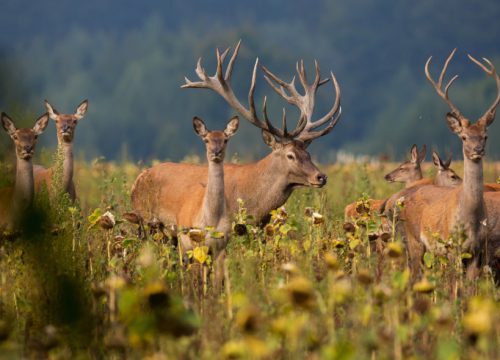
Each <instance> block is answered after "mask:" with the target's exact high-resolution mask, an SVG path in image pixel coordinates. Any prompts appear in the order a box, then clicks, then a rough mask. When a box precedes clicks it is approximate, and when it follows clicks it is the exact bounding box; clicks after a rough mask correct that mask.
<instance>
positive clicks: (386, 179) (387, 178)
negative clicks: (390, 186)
mask: <svg viewBox="0 0 500 360" xmlns="http://www.w3.org/2000/svg"><path fill="white" fill-rule="evenodd" d="M384 179H385V181H391V180H392V179H391V175H390V174H387V175H386V176H384Z"/></svg>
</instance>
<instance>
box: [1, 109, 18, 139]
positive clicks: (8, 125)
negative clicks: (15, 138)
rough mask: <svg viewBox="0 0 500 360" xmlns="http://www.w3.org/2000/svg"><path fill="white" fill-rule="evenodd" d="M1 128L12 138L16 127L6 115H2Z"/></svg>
mask: <svg viewBox="0 0 500 360" xmlns="http://www.w3.org/2000/svg"><path fill="white" fill-rule="evenodd" d="M2 126H3V128H4V129H5V131H7V133H8V134H9V135H10V136H12V135H14V133H15V132H16V130H17V129H16V126H15V125H14V123H13V122H12V120H11V119H10V117H9V116H8V115H7V114H6V113H4V112H3V113H2Z"/></svg>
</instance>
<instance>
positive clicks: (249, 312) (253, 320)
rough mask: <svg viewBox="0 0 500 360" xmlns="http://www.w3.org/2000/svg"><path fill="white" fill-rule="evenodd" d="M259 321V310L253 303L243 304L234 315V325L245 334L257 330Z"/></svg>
mask: <svg viewBox="0 0 500 360" xmlns="http://www.w3.org/2000/svg"><path fill="white" fill-rule="evenodd" d="M259 322H260V314H259V310H258V309H257V308H256V307H255V306H254V305H247V306H245V307H244V308H242V309H241V310H240V311H239V312H238V314H237V315H236V325H237V326H238V327H239V328H240V330H241V331H242V332H244V333H247V334H249V333H254V332H255V331H257V329H258V326H259Z"/></svg>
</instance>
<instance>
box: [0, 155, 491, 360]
mask: <svg viewBox="0 0 500 360" xmlns="http://www.w3.org/2000/svg"><path fill="white" fill-rule="evenodd" d="M194 160H196V159H194ZM189 161H193V159H189ZM459 163H460V162H457V163H456V164H454V165H452V167H453V168H454V169H455V170H457V172H458V173H459V174H461V173H462V169H461V164H459ZM395 166H396V164H394V163H386V162H381V163H374V164H356V163H351V164H335V165H331V166H325V165H323V166H320V168H321V169H322V170H323V171H325V172H326V173H327V174H328V178H329V180H328V183H327V185H326V186H325V187H324V188H322V189H320V190H318V189H299V190H296V191H295V192H294V193H293V195H292V197H291V198H290V199H289V200H288V202H287V203H286V204H285V206H284V207H283V208H280V209H277V210H276V211H274V212H273V213H272V217H271V221H270V223H269V224H268V225H266V226H265V227H264V228H259V227H257V226H255V225H253V223H252V219H251V218H250V217H248V216H247V214H246V212H245V204H243V203H241V204H240V209H239V212H238V213H237V214H234V231H233V233H232V235H231V239H230V242H229V246H228V255H227V258H226V263H225V267H224V287H223V289H221V290H217V289H216V288H214V287H213V286H212V282H211V281H210V278H211V276H213V275H212V274H213V272H212V271H211V266H212V263H211V260H212V259H211V258H210V255H209V254H208V252H207V248H206V247H205V246H204V244H203V242H200V243H199V246H198V247H197V248H195V249H194V250H193V251H192V252H190V253H189V254H188V256H187V257H182V256H180V254H179V251H178V249H177V247H176V246H175V244H174V242H173V239H172V236H171V235H172V234H171V233H170V232H169V229H168V228H161V227H159V226H158V224H155V223H154V222H153V223H149V224H146V226H145V234H144V233H143V234H138V227H137V225H135V224H133V223H130V222H128V221H127V220H126V219H125V218H126V217H127V216H124V214H125V213H127V212H130V211H131V207H130V189H131V186H132V183H133V181H134V179H135V177H136V176H137V174H138V173H139V172H140V170H141V168H144V167H145V166H144V165H141V166H139V165H137V164H134V163H131V162H128V161H123V162H120V163H114V162H107V161H105V160H104V159H95V160H94V161H91V162H85V161H79V162H77V164H76V173H75V176H74V178H75V182H76V187H77V192H78V198H79V199H78V201H77V203H76V204H72V203H71V202H70V201H69V199H68V198H67V195H64V194H60V195H56V196H54V198H51V199H49V196H48V195H47V192H43V191H42V193H41V194H37V196H36V199H35V207H34V210H33V211H32V212H31V213H29V214H28V216H27V217H26V219H24V221H25V224H24V227H23V229H24V231H23V233H22V234H15V233H12V232H10V231H7V230H2V234H1V238H0V274H1V275H0V357H1V358H6V359H9V358H12V359H14V358H19V357H25V358H51V359H65V358H74V359H76V358H111V359H113V358H116V359H119V358H131V359H135V358H149V359H223V358H227V359H240V358H241V359H408V358H413V359H462V358H463V359H495V358H496V359H498V358H500V307H499V302H498V300H499V297H500V292H499V290H498V287H497V286H495V284H494V282H493V279H492V276H491V274H490V273H489V272H488V271H487V270H486V271H483V274H482V275H481V277H480V278H478V279H476V280H475V281H474V282H469V281H467V280H466V279H465V277H464V273H463V267H462V261H461V260H462V257H463V256H464V255H463V254H461V252H460V242H461V241H462V240H463V237H462V236H461V234H460V233H456V234H454V235H453V237H452V238H451V239H443V240H442V241H443V245H444V246H445V247H446V248H447V250H448V256H445V255H437V254H431V253H427V254H426V255H425V257H424V264H423V265H422V266H423V268H424V270H423V273H424V275H423V277H422V278H421V279H414V280H412V279H411V276H410V272H409V268H408V266H407V257H406V252H405V246H404V243H403V242H402V240H401V239H399V238H397V237H396V238H395V237H394V236H393V233H392V234H390V236H383V237H380V236H378V234H379V231H378V228H379V225H380V219H379V218H377V217H375V218H369V217H361V218H360V219H358V221H357V222H356V223H355V224H354V226H352V227H351V228H347V229H346V227H345V226H344V218H343V209H344V207H345V205H347V204H348V203H350V202H352V201H355V200H361V201H362V200H363V199H367V198H383V197H386V196H388V195H390V194H392V193H394V192H395V191H397V190H398V189H399V188H400V187H399V186H398V185H395V184H389V183H387V182H385V181H384V180H383V176H384V175H385V174H386V173H387V172H389V171H390V170H391V169H393V168H394V167H395ZM1 167H2V174H11V173H12V171H13V169H12V166H11V165H10V164H5V163H4V164H2V165H1ZM433 171H434V170H433V167H432V166H431V164H429V163H426V164H425V167H424V173H426V174H427V175H428V176H432V174H433ZM484 171H485V180H486V181H490V182H494V181H495V180H496V179H497V178H498V177H499V175H500V164H497V163H488V162H486V163H485V168H484ZM0 181H1V185H5V184H7V183H9V182H11V181H12V177H11V176H9V175H7V176H4V177H3V178H2V179H0ZM54 186H57V182H56V183H55V185H54ZM60 193H61V192H60ZM104 218H106V219H104ZM346 230H348V231H346ZM499 255H500V254H499Z"/></svg>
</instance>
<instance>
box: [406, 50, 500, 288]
mask: <svg viewBox="0 0 500 360" xmlns="http://www.w3.org/2000/svg"><path fill="white" fill-rule="evenodd" d="M455 51H456V49H455V50H453V51H452V52H451V54H450V55H449V56H448V58H447V60H446V62H445V64H444V66H443V69H442V71H441V74H440V76H439V80H438V81H437V82H436V81H434V80H433V79H432V77H431V75H430V73H429V69H428V68H429V64H430V61H431V59H432V57H430V58H429V59H428V60H427V63H426V64H425V74H426V76H427V79H428V80H429V81H430V82H431V84H432V85H433V86H434V88H435V90H436V92H437V93H438V94H439V96H440V97H441V98H442V99H443V100H444V101H445V102H446V103H447V104H448V106H449V107H450V112H449V113H448V114H447V116H446V118H447V122H448V126H449V127H450V129H451V131H452V132H453V133H455V134H456V135H457V136H458V137H459V138H460V139H461V141H462V145H463V146H462V147H463V154H464V178H463V182H462V184H460V185H458V186H456V187H442V186H434V185H427V186H422V187H417V188H411V189H406V190H403V191H402V192H401V193H400V194H398V195H399V196H402V197H404V203H405V206H404V207H403V209H401V214H400V218H401V219H403V220H404V221H403V227H404V231H405V234H406V237H407V241H408V251H409V256H410V261H411V267H412V270H413V271H414V273H415V272H417V273H418V272H419V270H420V261H421V258H422V255H423V252H424V246H425V248H427V249H429V250H434V249H435V243H434V241H433V240H432V239H433V238H434V234H439V236H440V237H441V238H443V239H447V238H448V236H449V235H450V233H451V232H452V231H454V230H457V229H458V228H459V227H460V226H463V229H464V230H465V234H466V236H467V239H466V241H465V242H464V243H463V244H462V247H463V249H464V250H465V251H468V252H470V253H471V254H472V255H473V258H472V261H470V262H469V264H468V265H467V275H468V277H469V278H473V277H475V276H476V274H477V271H478V266H479V263H480V257H481V252H482V250H483V245H484V244H483V243H484V240H485V236H486V230H487V229H486V227H485V226H484V221H485V219H486V210H485V203H484V200H483V187H484V185H483V163H482V158H483V156H484V154H485V146H486V139H487V128H488V126H490V125H491V124H492V123H493V120H494V119H495V109H496V107H497V106H498V103H499V102H500V79H499V77H498V75H497V73H496V71H495V68H494V67H493V65H492V64H491V63H490V62H489V61H488V60H486V59H485V61H486V62H487V63H488V64H489V65H490V66H491V69H487V68H486V67H485V66H484V65H483V64H482V63H480V62H479V61H478V60H476V59H474V58H473V57H472V56H471V55H468V56H469V58H470V59H471V60H472V61H473V62H474V63H475V64H477V65H479V66H480V67H481V68H482V69H483V70H484V71H485V72H486V73H487V74H488V75H489V76H491V77H493V78H494V79H495V80H496V83H497V88H498V96H497V99H496V100H495V101H494V102H493V105H492V106H491V107H490V108H489V109H488V110H487V111H486V112H485V113H484V115H483V116H481V117H480V118H479V120H478V121H477V122H476V123H474V124H472V123H471V122H470V121H469V120H468V119H466V118H465V117H464V116H463V115H462V114H461V113H460V111H459V110H458V108H456V107H455V105H454V104H453V103H452V102H451V100H450V99H449V96H448V90H449V88H450V86H451V84H452V83H453V81H454V80H455V79H456V78H457V76H454V77H453V78H452V79H451V80H450V81H449V82H448V84H447V85H446V86H445V88H444V90H443V88H442V86H443V79H444V76H445V73H446V70H447V68H448V64H449V63H450V61H451V59H452V57H453V55H454V54H455Z"/></svg>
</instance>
